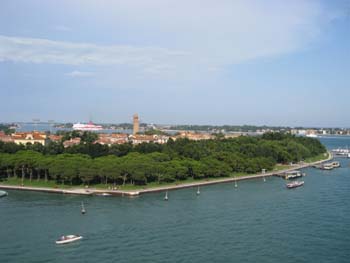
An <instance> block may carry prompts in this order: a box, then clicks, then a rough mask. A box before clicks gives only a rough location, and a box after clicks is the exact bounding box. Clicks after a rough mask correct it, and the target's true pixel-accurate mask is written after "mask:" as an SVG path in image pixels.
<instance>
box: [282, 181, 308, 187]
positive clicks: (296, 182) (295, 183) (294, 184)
mask: <svg viewBox="0 0 350 263" xmlns="http://www.w3.org/2000/svg"><path fill="white" fill-rule="evenodd" d="M303 185H304V181H294V182H291V183H288V184H286V187H287V188H288V189H292V188H296V187H299V186H303Z"/></svg>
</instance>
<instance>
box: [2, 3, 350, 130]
mask: <svg viewBox="0 0 350 263" xmlns="http://www.w3.org/2000/svg"><path fill="white" fill-rule="evenodd" d="M349 83H350V0H332V1H328V0H285V1H280V0H187V1H182V0H147V1H140V0H127V1H126V0H124V1H121V0H94V1H93V0H51V1H40V0H2V1H1V2H0V94H1V102H0V122H15V121H31V120H32V119H34V118H37V119H40V120H41V121H47V120H55V121H56V122H77V121H80V122H87V121H88V120H92V121H94V122H96V123H122V122H131V121H132V115H133V114H134V113H138V114H139V116H140V119H141V121H143V122H147V123H158V124H215V125H221V124H228V125H243V124H251V125H272V126H280V125H281V126H307V127H350V114H349V105H350V85H349Z"/></svg>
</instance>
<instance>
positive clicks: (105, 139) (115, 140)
mask: <svg viewBox="0 0 350 263" xmlns="http://www.w3.org/2000/svg"><path fill="white" fill-rule="evenodd" d="M128 142H129V135H128V134H125V133H112V134H106V133H101V134H99V135H98V140H96V141H95V143H99V144H102V145H108V146H111V145H112V144H123V143H128Z"/></svg>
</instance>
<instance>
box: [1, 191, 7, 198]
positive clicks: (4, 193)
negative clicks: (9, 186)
mask: <svg viewBox="0 0 350 263" xmlns="http://www.w3.org/2000/svg"><path fill="white" fill-rule="evenodd" d="M5 196H8V193H7V192H6V191H1V190H0V197H5Z"/></svg>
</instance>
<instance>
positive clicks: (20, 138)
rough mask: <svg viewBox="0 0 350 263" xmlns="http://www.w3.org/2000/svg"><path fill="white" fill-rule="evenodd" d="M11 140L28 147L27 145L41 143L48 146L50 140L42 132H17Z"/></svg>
mask: <svg viewBox="0 0 350 263" xmlns="http://www.w3.org/2000/svg"><path fill="white" fill-rule="evenodd" d="M11 138H12V140H13V142H14V143H16V144H23V145H26V144H27V143H30V144H34V143H40V144H41V145H44V146H45V145H46V144H47V143H48V141H49V138H48V137H47V135H46V134H45V133H42V132H37V131H34V132H16V133H13V134H11Z"/></svg>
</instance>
